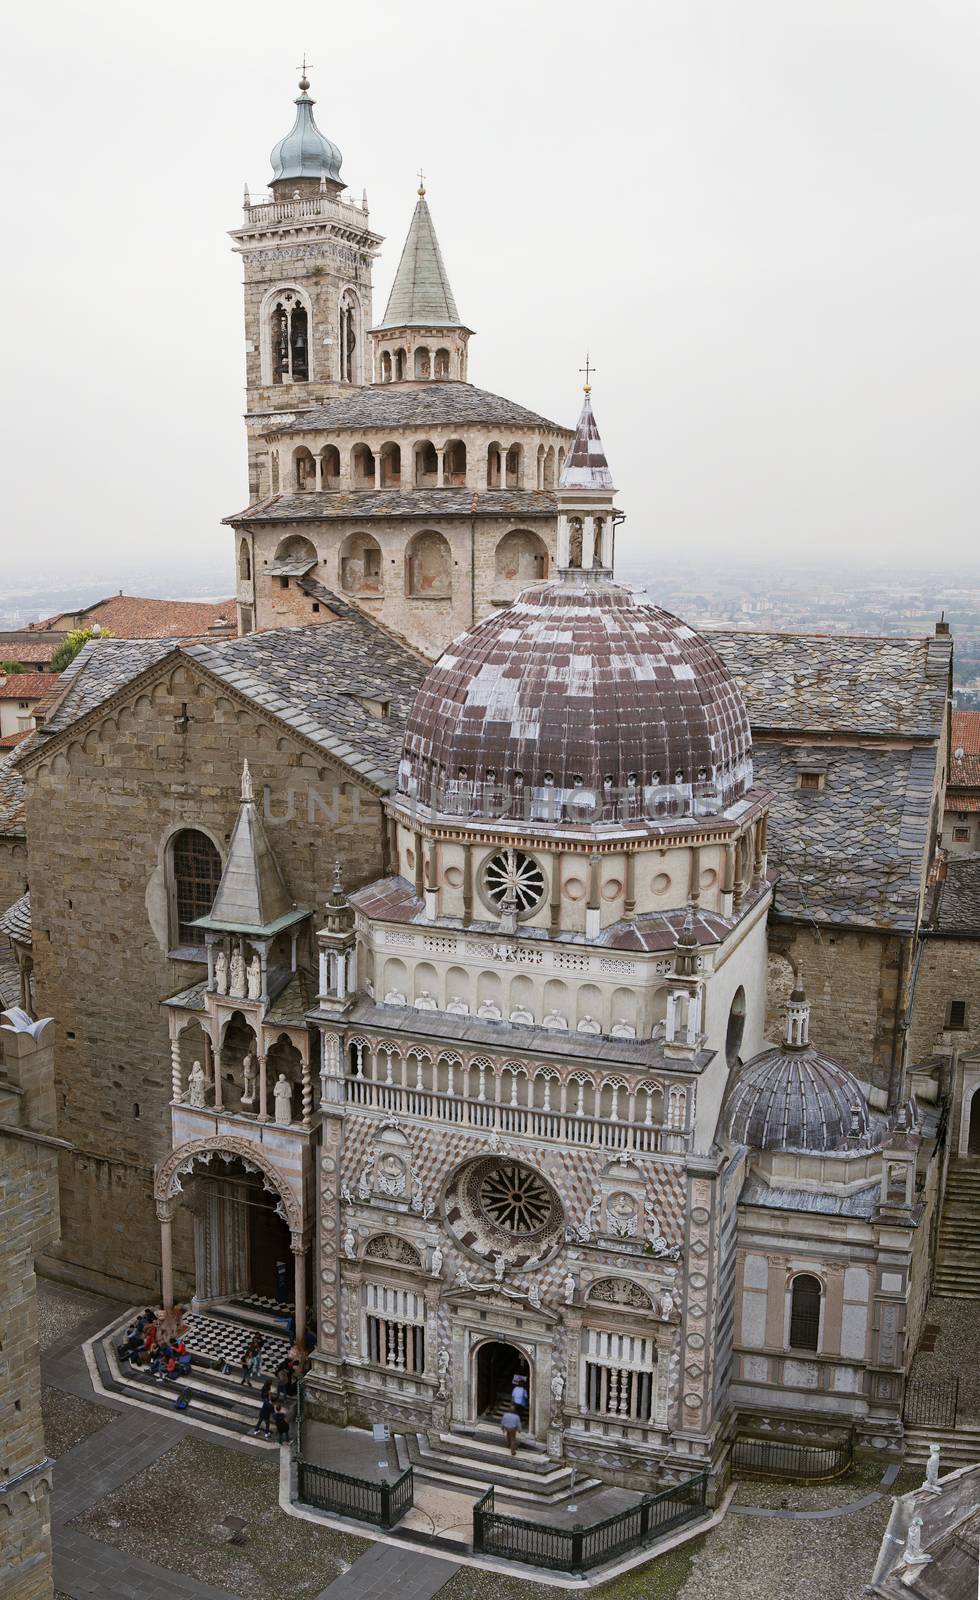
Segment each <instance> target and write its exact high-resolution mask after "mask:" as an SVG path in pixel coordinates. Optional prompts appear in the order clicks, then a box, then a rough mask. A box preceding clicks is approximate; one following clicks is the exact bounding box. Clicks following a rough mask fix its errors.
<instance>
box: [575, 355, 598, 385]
mask: <svg viewBox="0 0 980 1600" xmlns="http://www.w3.org/2000/svg"><path fill="white" fill-rule="evenodd" d="M578 370H579V372H584V373H585V392H586V394H588V393H589V391H590V389H591V388H592V385H591V383H590V382H589V378H590V377H591V376H592V374H593V372H594V371H595V367H594V366H592V364H591V362H590V361H589V352H588V351H587V350H586V352H585V366H584V367H579V369H578Z"/></svg>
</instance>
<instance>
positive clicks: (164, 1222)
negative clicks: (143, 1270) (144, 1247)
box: [157, 1200, 174, 1311]
mask: <svg viewBox="0 0 980 1600" xmlns="http://www.w3.org/2000/svg"><path fill="white" fill-rule="evenodd" d="M157 1217H158V1218H159V1221H160V1293H161V1297H162V1299H163V1309H164V1311H170V1310H172V1308H173V1303H174V1240H173V1230H174V1223H173V1217H174V1207H173V1201H172V1200H158V1201H157Z"/></svg>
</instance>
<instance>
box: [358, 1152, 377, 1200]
mask: <svg viewBox="0 0 980 1600" xmlns="http://www.w3.org/2000/svg"><path fill="white" fill-rule="evenodd" d="M373 1171H374V1151H373V1150H372V1151H371V1153H370V1155H369V1156H368V1158H367V1160H366V1161H365V1163H364V1171H363V1172H362V1173H361V1176H360V1177H359V1178H358V1180H357V1198H358V1200H370V1198H371V1173H372V1172H373Z"/></svg>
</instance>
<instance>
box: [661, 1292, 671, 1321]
mask: <svg viewBox="0 0 980 1600" xmlns="http://www.w3.org/2000/svg"><path fill="white" fill-rule="evenodd" d="M673 1310H674V1297H673V1295H672V1294H671V1292H670V1290H669V1289H665V1290H664V1292H663V1294H662V1295H661V1296H660V1315H661V1316H662V1317H663V1319H664V1321H665V1322H666V1321H667V1319H668V1318H669V1317H670V1316H671V1315H672V1314H673Z"/></svg>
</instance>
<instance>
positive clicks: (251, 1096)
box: [242, 1052, 255, 1106]
mask: <svg viewBox="0 0 980 1600" xmlns="http://www.w3.org/2000/svg"><path fill="white" fill-rule="evenodd" d="M242 1077H243V1079H244V1080H245V1088H244V1091H243V1093H242V1105H243V1106H252V1105H254V1104H255V1064H254V1062H253V1060H252V1056H251V1052H247V1053H246V1054H245V1055H244V1056H243V1057H242Z"/></svg>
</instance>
